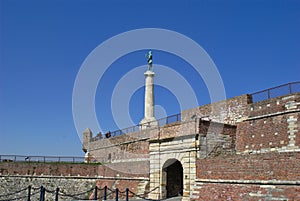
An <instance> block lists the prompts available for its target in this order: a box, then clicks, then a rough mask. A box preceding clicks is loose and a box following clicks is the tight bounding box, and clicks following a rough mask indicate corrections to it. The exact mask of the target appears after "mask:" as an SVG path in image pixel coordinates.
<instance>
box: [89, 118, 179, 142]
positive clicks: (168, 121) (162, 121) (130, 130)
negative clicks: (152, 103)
mask: <svg viewBox="0 0 300 201" xmlns="http://www.w3.org/2000/svg"><path fill="white" fill-rule="evenodd" d="M179 121H181V114H180V113H179V114H175V115H171V116H168V117H165V118H161V119H158V120H156V121H155V122H157V123H158V126H164V125H166V124H171V123H175V122H179ZM152 123H153V122H147V123H145V124H139V125H135V126H131V127H128V128H124V129H120V130H116V131H112V132H107V133H106V134H105V136H103V135H102V134H101V133H99V134H98V135H97V136H95V137H94V138H92V141H96V140H101V139H103V138H104V137H106V138H110V137H116V136H119V135H122V134H127V133H133V132H137V131H139V130H141V127H147V125H149V126H150V125H151V124H152Z"/></svg>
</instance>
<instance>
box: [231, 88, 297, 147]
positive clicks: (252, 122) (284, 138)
mask: <svg viewBox="0 0 300 201" xmlns="http://www.w3.org/2000/svg"><path fill="white" fill-rule="evenodd" d="M299 110H300V94H299V93H298V94H293V95H288V96H283V97H278V98H274V99H270V100H265V101H262V102H258V103H254V104H250V105H249V117H248V119H247V120H245V121H243V122H241V123H238V125H237V136H236V138H237V144H236V147H237V152H253V153H263V152H270V151H281V152H282V151H291V150H297V149H299V146H300V137H299V135H300V132H299V131H300V129H299V127H300V125H299V123H298V122H299V119H300V112H299Z"/></svg>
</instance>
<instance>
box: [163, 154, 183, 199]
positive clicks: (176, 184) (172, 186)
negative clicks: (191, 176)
mask: <svg viewBox="0 0 300 201" xmlns="http://www.w3.org/2000/svg"><path fill="white" fill-rule="evenodd" d="M161 179H162V180H161V182H162V195H163V198H170V197H176V196H182V195H183V180H184V178H183V165H182V163H181V162H180V161H179V160H177V159H175V158H170V159H168V160H166V161H165V162H164V164H163V166H162V178H161Z"/></svg>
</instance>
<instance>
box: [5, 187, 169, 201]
mask: <svg viewBox="0 0 300 201" xmlns="http://www.w3.org/2000/svg"><path fill="white" fill-rule="evenodd" d="M156 189H158V187H156V188H154V189H152V190H151V191H148V192H144V193H142V194H136V193H135V192H133V191H131V190H129V188H126V189H125V190H124V191H120V190H119V188H115V189H110V188H109V187H108V186H104V188H99V187H98V186H95V187H93V188H90V189H88V190H86V191H83V192H77V193H75V194H74V193H73V194H70V193H66V192H65V190H64V189H63V190H61V189H60V188H59V187H57V188H55V189H51V190H50V189H47V188H45V187H44V186H41V187H33V186H31V185H29V186H28V187H26V188H22V189H20V190H17V191H15V192H9V193H7V194H0V201H13V200H27V201H30V200H39V201H45V200H48V199H49V198H50V197H52V198H54V200H55V201H59V200H66V199H69V200H112V199H114V200H115V201H119V198H125V200H126V201H129V198H130V199H131V198H138V199H139V200H148V201H159V200H152V199H149V198H147V197H148V196H149V194H150V193H151V192H153V191H155V190H156ZM46 194H48V199H46ZM38 195H39V199H38ZM120 200H121V199H120ZM122 200H123V199H122ZM163 200H165V199H163Z"/></svg>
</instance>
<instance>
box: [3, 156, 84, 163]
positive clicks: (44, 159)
mask: <svg viewBox="0 0 300 201" xmlns="http://www.w3.org/2000/svg"><path fill="white" fill-rule="evenodd" d="M0 162H41V163H50V162H57V163H83V162H84V157H79V156H23V155H0Z"/></svg>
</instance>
